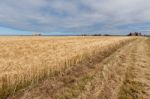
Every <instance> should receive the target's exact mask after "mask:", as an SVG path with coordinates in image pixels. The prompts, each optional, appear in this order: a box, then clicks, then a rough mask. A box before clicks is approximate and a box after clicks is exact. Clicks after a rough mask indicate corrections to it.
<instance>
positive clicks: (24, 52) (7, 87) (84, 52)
mask: <svg viewBox="0 0 150 99" xmlns="http://www.w3.org/2000/svg"><path fill="white" fill-rule="evenodd" d="M131 40H133V38H130V37H0V97H1V98H5V97H6V96H8V95H9V94H12V93H14V92H16V91H17V90H19V89H21V88H24V87H25V86H28V85H29V84H32V83H33V84H34V83H37V82H38V81H39V80H42V79H44V78H46V77H49V76H53V75H55V74H58V73H61V72H63V71H64V70H65V69H66V68H69V67H70V66H72V65H75V64H78V63H80V62H82V61H86V60H87V58H90V57H93V56H94V55H96V54H98V53H101V54H102V53H103V52H105V53H106V52H107V51H111V49H114V48H118V46H121V45H123V44H125V43H126V42H128V41H131Z"/></svg>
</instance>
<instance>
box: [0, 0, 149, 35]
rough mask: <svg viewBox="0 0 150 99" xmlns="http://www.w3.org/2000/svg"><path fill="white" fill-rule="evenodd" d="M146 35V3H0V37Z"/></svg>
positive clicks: (88, 0)
mask: <svg viewBox="0 0 150 99" xmlns="http://www.w3.org/2000/svg"><path fill="white" fill-rule="evenodd" d="M130 31H131V32H132V31H133V32H134V31H139V32H143V33H145V34H150V0H0V34H30V33H32V32H42V33H45V34H80V33H103V34H105V33H110V34H126V33H128V32H130Z"/></svg>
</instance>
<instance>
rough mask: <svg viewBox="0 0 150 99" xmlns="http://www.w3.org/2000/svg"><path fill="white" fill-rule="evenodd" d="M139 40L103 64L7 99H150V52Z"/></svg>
mask: <svg viewBox="0 0 150 99" xmlns="http://www.w3.org/2000/svg"><path fill="white" fill-rule="evenodd" d="M146 40H147V38H138V39H137V40H135V41H133V42H131V43H130V44H128V45H125V46H124V47H122V48H120V49H118V50H117V51H116V52H114V53H113V54H111V55H110V56H109V57H107V58H105V59H104V60H103V61H99V60H98V59H96V60H95V61H94V64H93V62H87V64H84V66H78V68H74V69H73V70H72V71H69V72H67V73H66V74H62V75H61V76H59V77H58V78H54V79H53V80H52V79H50V80H46V81H44V82H42V83H41V84H39V85H37V86H35V87H33V88H29V89H28V90H26V91H23V92H20V93H18V94H16V95H14V96H11V97H9V98H8V99H12V98H14V99H70V98H75V99H76V98H77V99H117V98H119V99H149V97H150V57H149V56H148V52H149V51H150V49H149V47H148V45H147V43H146Z"/></svg>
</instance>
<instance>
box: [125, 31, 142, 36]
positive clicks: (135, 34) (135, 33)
mask: <svg viewBox="0 0 150 99" xmlns="http://www.w3.org/2000/svg"><path fill="white" fill-rule="evenodd" d="M128 36H142V33H141V32H134V33H133V32H130V33H129V34H128Z"/></svg>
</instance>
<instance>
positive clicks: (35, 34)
mask: <svg viewBox="0 0 150 99" xmlns="http://www.w3.org/2000/svg"><path fill="white" fill-rule="evenodd" d="M32 35H33V36H42V34H41V33H33V34H32Z"/></svg>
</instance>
